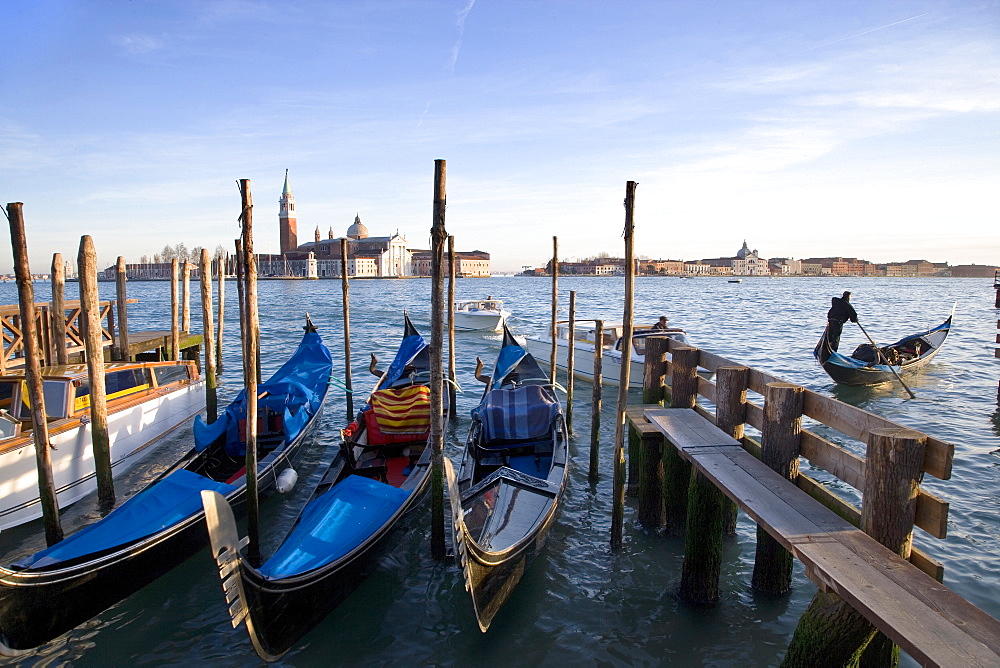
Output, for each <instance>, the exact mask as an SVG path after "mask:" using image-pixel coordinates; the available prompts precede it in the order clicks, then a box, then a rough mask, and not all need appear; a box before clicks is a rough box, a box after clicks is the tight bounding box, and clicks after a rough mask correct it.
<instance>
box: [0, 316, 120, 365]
mask: <svg viewBox="0 0 1000 668" xmlns="http://www.w3.org/2000/svg"><path fill="white" fill-rule="evenodd" d="M137 302H138V300H136V299H129V300H127V303H129V304H133V303H137ZM65 306H66V310H65V312H64V313H63V315H62V317H63V318H64V319H65V323H66V337H65V339H64V340H63V341H62V342H60V341H57V340H56V339H57V336H56V334H55V322H56V321H55V318H56V317H58V316H57V314H56V313H55V312H54V311H53V310H52V305H51V303H50V302H36V303H35V321H36V325H37V327H36V329H37V331H38V336H39V338H40V339H41V340H40V341H39V349H40V350H41V353H42V357H43V360H42V364H43V365H54V364H56V351H57V350H58V348H59V347H60V345H61V346H62V347H64V348H65V349H66V353H67V354H68V355H79V354H82V353H83V350H84V346H83V335H82V333H81V332H80V302H79V301H66V302H65ZM100 309H101V313H100V318H101V344H102V346H103V347H105V348H110V347H114V346H115V345H116V343H115V314H116V311H117V301H116V300H110V301H102V302H100ZM0 334H2V337H3V352H2V354H0V373H6V371H7V369H9V368H11V367H12V366H20V364H19V362H18V358H21V357H23V355H24V338H23V334H22V327H21V315H20V312H19V310H18V306H17V305H16V304H14V305H12V306H0Z"/></svg>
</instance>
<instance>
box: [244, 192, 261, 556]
mask: <svg viewBox="0 0 1000 668" xmlns="http://www.w3.org/2000/svg"><path fill="white" fill-rule="evenodd" d="M239 185H240V195H241V198H242V200H243V212H242V215H241V217H242V219H243V265H244V267H245V270H246V290H245V292H244V297H245V299H246V330H245V332H244V334H245V338H246V347H245V348H244V350H245V351H246V354H245V355H244V357H243V368H244V372H243V373H244V376H245V378H246V381H247V383H246V404H247V434H246V435H247V452H246V481H247V536H248V537H249V538H250V542H249V545H248V546H247V558H248V559H249V560H250V563H251V564H252V565H254V566H259V565H260V502H259V499H258V497H257V376H258V374H259V372H260V371H259V369H258V368H257V366H258V359H259V358H258V356H257V349H258V345H259V342H260V329H259V325H258V322H259V319H258V315H257V259H256V258H255V257H254V252H253V198H252V197H251V195H250V179H240V181H239Z"/></svg>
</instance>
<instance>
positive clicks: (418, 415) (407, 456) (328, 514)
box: [202, 316, 431, 661]
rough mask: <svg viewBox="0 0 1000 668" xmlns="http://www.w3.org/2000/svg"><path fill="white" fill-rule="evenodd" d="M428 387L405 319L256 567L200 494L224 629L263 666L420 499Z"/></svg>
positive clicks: (325, 608)
mask: <svg viewBox="0 0 1000 668" xmlns="http://www.w3.org/2000/svg"><path fill="white" fill-rule="evenodd" d="M404 318H405V316H404ZM374 368H375V364H374V363H373V365H372V369H374ZM429 380H430V366H429V355H428V348H427V344H426V343H425V342H424V340H423V338H422V337H421V336H420V335H419V334H418V333H417V331H416V330H415V329H414V328H413V325H412V324H411V323H410V321H409V318H405V331H404V336H403V341H402V343H401V344H400V346H399V350H398V351H397V353H396V357H395V359H394V360H393V362H392V365H391V366H390V367H389V370H388V371H387V372H385V373H382V374H380V378H379V381H378V382H377V383H376V385H375V389H373V390H372V393H371V395H370V396H369V397H368V401H367V402H366V403H365V405H364V407H363V408H362V409H361V411H359V415H358V420H357V421H356V422H354V423H352V424H351V425H350V426H349V427H348V428H347V429H345V430H343V431H342V432H341V434H342V443H341V450H340V452H339V453H338V454H337V456H336V457H335V458H334V460H333V462H332V463H331V465H330V468H329V469H328V470H327V472H326V474H325V475H324V476H323V479H322V481H321V482H320V484H319V486H318V487H317V489H316V491H315V492H314V493H313V495H312V497H311V499H310V500H309V502H308V503H307V504H306V506H305V507H304V509H303V511H302V513H301V514H300V515H299V517H298V519H297V520H296V522H295V524H294V525H293V527H292V529H291V531H290V532H289V533H288V535H287V536H286V537H285V540H284V541H283V542H282V543H281V545H280V547H278V549H277V550H276V551H275V553H274V554H273V555H272V556H271V557H270V558H269V559H268V560H267V561H266V562H264V563H263V564H262V565H260V566H259V567H255V566H254V565H253V564H251V563H250V561H249V560H248V559H247V557H246V556H245V555H244V554H242V553H241V552H240V550H239V546H240V541H239V534H238V533H237V530H236V523H235V519H234V517H233V513H232V511H231V510H230V509H229V506H228V504H227V503H226V500H225V499H224V498H223V497H222V495H221V494H219V493H217V492H211V491H206V492H202V497H203V500H204V503H205V514H206V520H207V522H208V530H209V534H210V536H211V541H212V552H213V554H214V555H215V557H216V560H217V562H218V564H219V575H220V577H221V578H222V582H223V590H224V591H225V592H227V602H228V603H231V605H230V608H229V610H230V614H231V615H232V620H233V627H234V628H235V627H236V626H238V625H239V623H240V622H241V621H242V620H244V619H245V620H246V627H247V631H248V633H249V634H250V640H251V642H252V643H253V646H254V649H255V650H256V651H257V654H258V655H259V656H260V657H261V658H262V659H264V660H265V661H273V660H276V659H278V658H280V657H281V656H282V655H283V654H285V652H287V651H288V650H289V648H291V647H292V646H293V645H294V644H295V643H296V642H297V641H298V640H299V639H300V638H302V636H304V635H305V634H306V633H307V632H308V631H309V630H310V629H312V628H313V627H315V626H316V625H317V624H318V623H319V622H320V621H322V620H323V618H325V617H326V616H327V615H328V614H329V613H330V611H332V610H333V609H334V608H335V607H336V606H337V605H339V604H340V603H341V602H342V601H343V600H344V599H345V598H347V597H348V596H349V595H350V594H351V593H352V592H353V591H354V590H355V589H356V588H357V587H358V586H359V585H360V584H361V582H362V581H363V580H364V578H366V577H367V576H368V575H369V573H370V572H371V571H372V570H374V568H375V566H376V564H377V556H378V554H380V553H381V552H382V551H383V550H384V549H386V548H387V546H388V543H389V542H391V537H392V535H393V533H394V531H393V529H394V528H396V527H397V526H401V525H402V524H404V522H405V519H404V518H405V517H406V515H407V514H408V513H409V512H410V511H411V510H413V508H414V507H415V506H416V505H417V503H418V502H419V500H420V498H421V496H422V494H423V492H424V491H425V489H426V487H427V483H428V480H429V479H430V476H429V471H430V455H431V451H430V450H431V449H430V448H428V447H427V437H428V431H429V427H430V403H429V398H430V397H429V388H428V386H427V383H428V381H429ZM232 592H235V596H234V595H233V593H232Z"/></svg>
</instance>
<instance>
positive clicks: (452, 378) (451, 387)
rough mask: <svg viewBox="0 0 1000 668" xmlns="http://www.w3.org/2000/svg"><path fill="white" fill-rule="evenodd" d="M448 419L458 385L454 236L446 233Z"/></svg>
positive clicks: (454, 406)
mask: <svg viewBox="0 0 1000 668" xmlns="http://www.w3.org/2000/svg"><path fill="white" fill-rule="evenodd" d="M445 304H446V308H447V309H448V419H449V420H452V419H454V417H455V414H456V411H457V410H458V386H457V384H456V378H457V376H456V375H455V237H453V236H451V235H448V299H447V300H446V301H445Z"/></svg>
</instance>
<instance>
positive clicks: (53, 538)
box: [0, 202, 63, 545]
mask: <svg viewBox="0 0 1000 668" xmlns="http://www.w3.org/2000/svg"><path fill="white" fill-rule="evenodd" d="M23 206H24V205H23V204H22V203H21V202H11V203H9V204H8V205H7V221H8V223H9V224H10V245H11V248H12V250H13V251H14V275H15V277H16V280H17V298H18V299H17V301H18V313H20V316H21V328H22V329H21V335H22V337H23V339H24V378H25V382H26V383H27V385H28V396H29V398H30V399H31V432H32V433H31V435H32V438H33V439H34V442H35V466H36V468H37V469H38V498H39V500H40V501H41V505H42V521H43V522H44V524H45V542H46V544H48V545H55V544H56V543H58V542H59V541H61V540H62V539H63V531H62V526H61V525H60V524H59V505H58V502H57V501H56V487H55V483H54V481H53V478H52V457H51V456H50V454H49V448H50V447H51V446H50V445H49V427H48V421H47V420H46V419H45V393H44V392H43V391H42V382H43V381H42V364H41V361H40V360H39V351H38V336H37V332H36V331H35V322H36V319H35V288H34V285H33V284H32V282H31V266H30V265H29V263H28V241H27V237H26V236H25V233H24V214H23V212H22V207H23ZM0 352H2V351H0Z"/></svg>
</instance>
